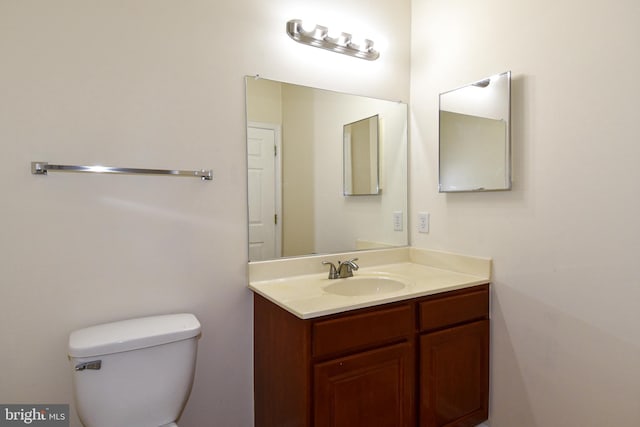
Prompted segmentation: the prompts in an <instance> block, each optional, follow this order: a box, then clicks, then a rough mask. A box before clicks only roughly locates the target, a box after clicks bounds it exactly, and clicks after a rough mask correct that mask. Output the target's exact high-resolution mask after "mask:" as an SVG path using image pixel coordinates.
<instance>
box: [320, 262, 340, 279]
mask: <svg viewBox="0 0 640 427" xmlns="http://www.w3.org/2000/svg"><path fill="white" fill-rule="evenodd" d="M322 264H323V265H329V279H337V278H338V269H336V266H335V265H334V264H333V263H332V262H330V261H322Z"/></svg>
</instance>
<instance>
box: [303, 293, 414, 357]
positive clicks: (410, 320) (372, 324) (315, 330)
mask: <svg viewBox="0 0 640 427" xmlns="http://www.w3.org/2000/svg"><path fill="white" fill-rule="evenodd" d="M413 331H414V316H413V305H410V304H406V305H400V306H395V307H391V308H386V309H379V310H375V311H368V312H365V313H361V314H353V315H347V316H344V317H337V318H333V319H328V320H321V321H317V322H314V324H313V327H312V337H313V338H312V343H313V344H312V351H313V356H315V357H317V356H324V355H328V354H333V353H338V352H342V351H347V350H351V349H357V348H362V347H366V346H369V345H375V344H377V343H385V342H389V341H392V340H393V339H397V338H401V337H403V336H408V335H410V334H411V333H413Z"/></svg>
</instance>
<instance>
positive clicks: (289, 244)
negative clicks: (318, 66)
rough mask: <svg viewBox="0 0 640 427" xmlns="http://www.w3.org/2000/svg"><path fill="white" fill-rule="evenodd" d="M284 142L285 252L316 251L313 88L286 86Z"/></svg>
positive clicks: (283, 224) (283, 241)
mask: <svg viewBox="0 0 640 427" xmlns="http://www.w3.org/2000/svg"><path fill="white" fill-rule="evenodd" d="M282 94H283V98H282V106H283V112H282V115H283V119H284V123H283V131H282V135H283V138H282V140H283V144H282V255H283V256H296V255H306V254H312V253H315V252H316V250H315V233H314V231H315V230H314V223H315V214H314V206H315V205H314V186H313V178H314V174H315V162H314V158H313V142H314V141H313V138H312V136H311V132H312V131H313V128H314V123H313V115H312V114H310V112H309V106H310V105H311V104H312V102H313V91H311V90H308V89H307V88H305V87H300V86H291V85H287V86H284V89H283V91H282Z"/></svg>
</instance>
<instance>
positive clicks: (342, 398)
mask: <svg viewBox="0 0 640 427" xmlns="http://www.w3.org/2000/svg"><path fill="white" fill-rule="evenodd" d="M414 357H415V355H414V350H413V345H412V344H411V343H409V342H404V343H400V344H395V345H390V346H387V347H383V348H379V349H376V350H370V351H365V352H362V353H357V354H353V355H351V356H346V357H342V358H338V359H333V360H330V361H328V362H323V363H317V364H315V365H314V368H313V371H314V411H313V412H314V427H357V426H362V427H364V426H366V427H410V426H413V425H415V424H414V422H415V421H414V416H413V412H414V409H413V408H414V403H413V396H414V384H415V382H414V378H415V369H414V366H413V364H414V362H413V360H414Z"/></svg>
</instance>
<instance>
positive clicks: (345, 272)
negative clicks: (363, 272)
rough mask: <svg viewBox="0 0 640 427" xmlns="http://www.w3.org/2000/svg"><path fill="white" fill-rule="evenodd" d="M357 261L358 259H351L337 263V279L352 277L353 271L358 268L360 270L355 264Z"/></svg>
mask: <svg viewBox="0 0 640 427" xmlns="http://www.w3.org/2000/svg"><path fill="white" fill-rule="evenodd" d="M357 260H358V258H352V259H350V260H348V261H344V262H340V261H338V277H340V278H346V277H353V270H357V269H358V268H360V267H358V264H356V261H357Z"/></svg>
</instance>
